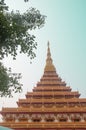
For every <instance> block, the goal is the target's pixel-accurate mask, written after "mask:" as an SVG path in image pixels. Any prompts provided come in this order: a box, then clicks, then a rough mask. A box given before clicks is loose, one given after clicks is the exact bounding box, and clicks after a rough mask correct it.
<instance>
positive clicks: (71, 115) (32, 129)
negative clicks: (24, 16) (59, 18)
mask: <svg viewBox="0 0 86 130" xmlns="http://www.w3.org/2000/svg"><path fill="white" fill-rule="evenodd" d="M79 96H80V94H79V92H78V91H72V89H71V87H70V86H67V85H66V83H65V82H64V81H62V79H61V78H60V77H59V75H58V74H57V72H56V69H55V66H54V65H53V60H52V58H51V53H50V47H49V42H48V49H47V59H46V65H45V68H44V74H43V76H42V77H41V79H40V81H39V82H38V83H37V85H36V86H35V87H34V88H33V91H32V92H27V94H26V98H25V99H19V100H18V102H17V104H18V107H17V108H2V111H1V114H2V116H3V122H1V123H0V125H2V126H6V127H9V128H13V129H14V130H86V98H79Z"/></svg>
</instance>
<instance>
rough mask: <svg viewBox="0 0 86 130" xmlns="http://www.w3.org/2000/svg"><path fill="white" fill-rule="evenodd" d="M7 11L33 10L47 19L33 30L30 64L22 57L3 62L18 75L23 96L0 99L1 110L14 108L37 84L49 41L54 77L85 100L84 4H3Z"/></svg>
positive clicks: (49, 0) (34, 0)
mask: <svg viewBox="0 0 86 130" xmlns="http://www.w3.org/2000/svg"><path fill="white" fill-rule="evenodd" d="M6 3H7V5H8V6H9V7H10V10H20V11H21V12H25V11H26V10H28V9H29V7H31V6H32V7H35V8H37V9H39V10H40V12H41V13H42V14H44V15H46V16H47V18H46V23H45V26H44V27H43V28H41V29H40V30H38V29H37V30H35V31H34V34H35V35H36V41H37V42H38V48H37V51H36V55H37V56H36V58H35V59H34V60H33V62H32V64H30V60H29V58H28V57H27V56H25V55H20V54H19V55H18V56H17V59H16V61H13V60H12V58H11V57H9V58H6V59H4V64H5V65H6V66H7V67H11V68H12V70H13V72H17V73H22V80H21V82H22V83H23V92H22V93H21V94H14V97H13V98H12V99H11V98H10V99H9V98H0V109H1V108H2V107H15V106H17V105H16V101H17V100H18V99H19V98H25V94H26V92H27V91H31V90H32V88H33V87H34V86H35V85H36V83H37V82H38V81H39V80H40V78H41V76H42V74H43V70H44V65H45V60H46V51H47V41H48V40H49V41H50V48H51V55H52V58H53V63H54V65H55V67H56V70H57V73H58V74H59V75H60V77H61V78H62V79H63V81H64V80H65V82H66V83H67V85H68V86H69V85H70V86H71V88H72V90H74V91H75V90H76V91H77V90H78V91H79V92H80V93H81V97H86V0H30V1H29V2H28V3H24V2H23V0H6Z"/></svg>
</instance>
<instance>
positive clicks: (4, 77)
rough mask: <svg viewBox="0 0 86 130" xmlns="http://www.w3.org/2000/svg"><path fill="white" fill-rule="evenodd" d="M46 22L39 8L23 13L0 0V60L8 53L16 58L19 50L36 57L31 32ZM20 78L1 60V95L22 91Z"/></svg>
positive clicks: (33, 38)
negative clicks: (11, 9)
mask: <svg viewBox="0 0 86 130" xmlns="http://www.w3.org/2000/svg"><path fill="white" fill-rule="evenodd" d="M27 1H28V0H25V2H27ZM44 23H45V16H44V15H41V14H40V11H39V10H37V9H35V8H30V9H29V10H27V11H26V12H25V13H22V14H21V13H20V12H19V11H16V12H14V11H11V12H9V10H8V7H7V6H6V4H5V2H4V0H0V60H2V59H3V58H4V57H5V56H8V55H11V56H12V57H13V59H16V56H17V54H18V52H20V53H24V54H26V55H27V56H29V57H30V59H32V58H34V57H35V56H36V55H35V51H34V49H36V48H37V43H36V41H35V36H34V35H31V34H30V32H31V31H32V30H34V29H37V28H38V29H40V28H41V27H43V26H44ZM19 78H20V76H19V75H15V76H14V75H13V74H12V73H11V72H10V73H9V71H8V70H7V69H6V68H5V67H4V66H3V64H2V63H1V62H0V91H1V93H0V94H1V95H10V96H11V91H14V92H18V91H21V85H20V83H19V82H18V80H19Z"/></svg>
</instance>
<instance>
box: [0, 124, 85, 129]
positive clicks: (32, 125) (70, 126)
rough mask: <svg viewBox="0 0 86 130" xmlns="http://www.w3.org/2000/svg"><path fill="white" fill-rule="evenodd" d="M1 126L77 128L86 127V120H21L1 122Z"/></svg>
mask: <svg viewBox="0 0 86 130" xmlns="http://www.w3.org/2000/svg"><path fill="white" fill-rule="evenodd" d="M0 125H1V126H6V127H10V128H66V129H67V128H69V129H70V128H77V129H81V128H82V129H86V122H84V123H83V122H82V123H80V122H77V123H74V122H69V123H68V122H66V123H65V122H63V123H55V122H54V123H51V122H48V123H47V122H46V123H36V122H34V123H28V122H21V123H15V122H13V123H12V122H7V123H0Z"/></svg>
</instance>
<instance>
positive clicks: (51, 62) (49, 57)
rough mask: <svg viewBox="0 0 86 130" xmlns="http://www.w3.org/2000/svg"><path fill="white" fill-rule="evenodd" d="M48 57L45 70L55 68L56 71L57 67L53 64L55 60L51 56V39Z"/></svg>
mask: <svg viewBox="0 0 86 130" xmlns="http://www.w3.org/2000/svg"><path fill="white" fill-rule="evenodd" d="M47 46H48V48H47V59H46V65H45V71H52V70H54V71H55V67H54V65H53V60H52V58H51V52H50V47H49V46H50V43H49V41H48V42H47Z"/></svg>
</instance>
